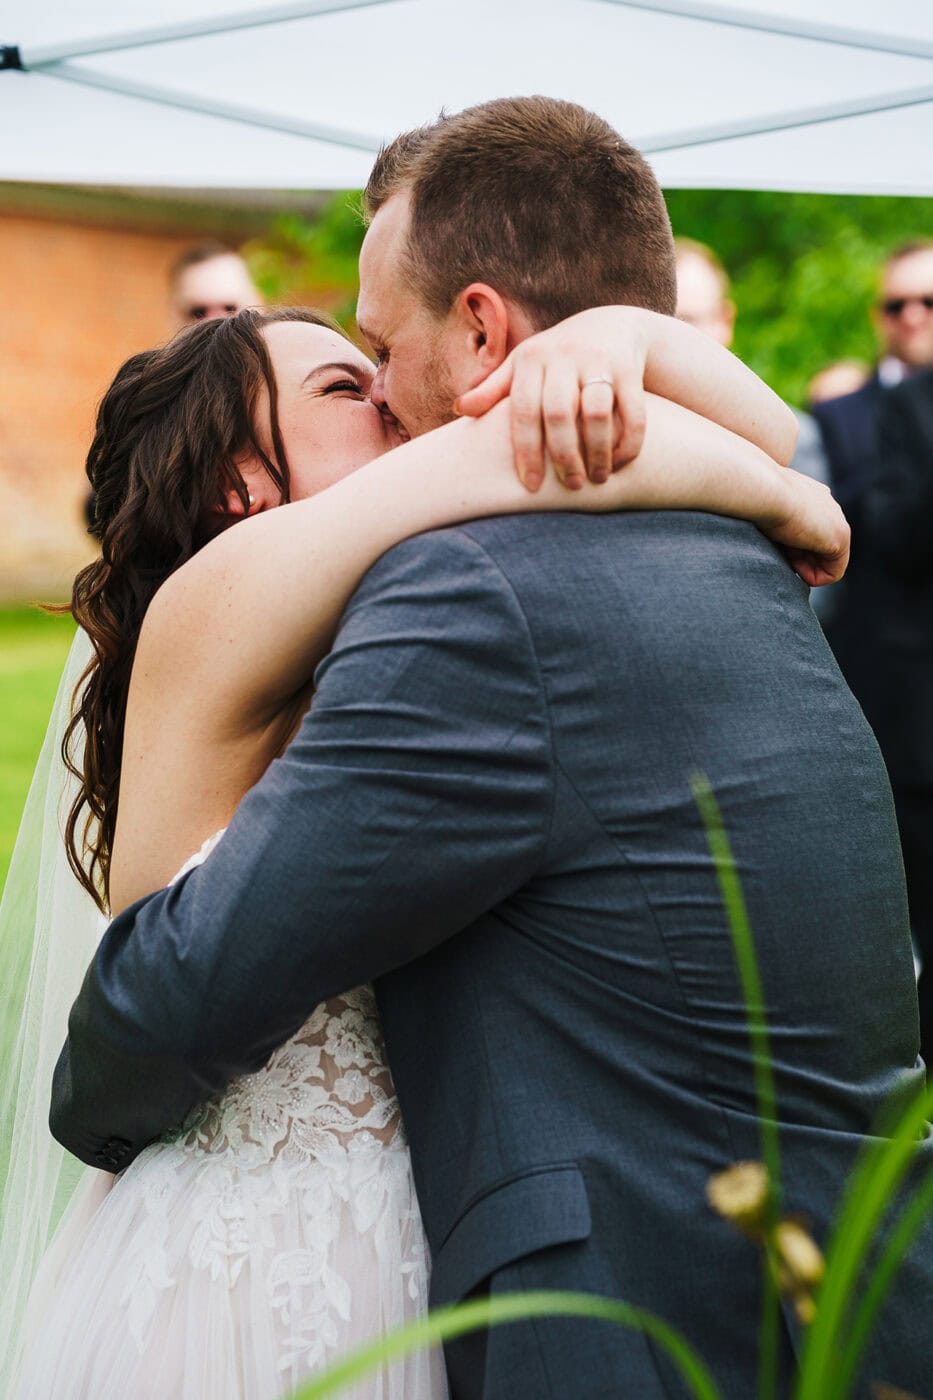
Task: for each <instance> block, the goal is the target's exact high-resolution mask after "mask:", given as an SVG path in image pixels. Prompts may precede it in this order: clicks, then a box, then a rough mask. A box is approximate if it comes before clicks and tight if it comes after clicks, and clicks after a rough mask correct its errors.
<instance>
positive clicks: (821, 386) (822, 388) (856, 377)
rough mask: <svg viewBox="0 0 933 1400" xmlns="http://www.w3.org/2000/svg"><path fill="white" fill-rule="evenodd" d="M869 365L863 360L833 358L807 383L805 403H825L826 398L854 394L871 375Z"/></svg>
mask: <svg viewBox="0 0 933 1400" xmlns="http://www.w3.org/2000/svg"><path fill="white" fill-rule="evenodd" d="M871 372H872V371H871V366H870V365H867V364H866V363H865V361H864V360H833V361H832V363H831V364H828V365H824V366H823V368H822V369H821V370H817V372H816V374H815V375H814V376H813V378H812V379H811V380H810V383H809V384H808V385H807V403H808V404H810V406H811V407H812V406H813V404H815V403H825V402H826V400H827V399H838V398H841V396H842V395H843V394H854V393H855V391H856V390H857V389H861V387H862V385H863V384H865V383H867V381H868V379H869V378H870V376H871Z"/></svg>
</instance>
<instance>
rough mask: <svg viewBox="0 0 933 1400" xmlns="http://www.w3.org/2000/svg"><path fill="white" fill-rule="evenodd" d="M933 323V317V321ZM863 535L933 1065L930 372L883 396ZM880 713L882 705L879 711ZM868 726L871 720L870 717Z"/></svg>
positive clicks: (887, 747)
mask: <svg viewBox="0 0 933 1400" xmlns="http://www.w3.org/2000/svg"><path fill="white" fill-rule="evenodd" d="M931 320H933V316H931ZM862 529H863V533H864V534H866V535H867V536H868V537H869V539H870V541H871V545H872V547H873V550H874V554H875V557H876V559H877V561H878V567H879V569H880V570H883V571H884V572H885V575H886V579H887V585H888V590H887V596H888V597H889V599H890V601H891V604H892V606H891V612H890V615H889V616H888V617H887V618H886V620H885V621H886V627H885V632H884V633H883V636H882V642H883V652H882V660H883V664H884V686H883V688H881V696H880V700H881V705H882V708H881V711H880V724H881V732H880V734H879V738H882V737H883V743H882V750H883V752H884V756H885V760H886V762H887V765H888V771H889V773H890V775H891V783H892V786H893V788H894V800H895V805H896V807H897V819H898V825H899V827H900V832H901V845H902V846H903V850H904V865H905V868H906V870H907V883H908V894H909V898H910V915H911V925H912V928H913V933H914V938H915V940H916V944H917V948H918V951H919V954H920V959H921V962H922V970H921V974H920V989H919V990H920V1043H921V1046H922V1047H923V1048H924V1053H925V1057H926V1059H927V1063H928V1064H930V1063H931V1062H933V370H927V371H926V372H922V373H919V374H914V375H912V376H911V377H909V378H906V379H905V380H904V381H903V382H902V383H901V384H900V385H898V386H897V387H896V388H894V389H891V390H889V391H887V392H886V393H884V394H883V395H882V397H881V403H880V408H879V414H878V467H877V473H876V475H875V477H874V479H873V482H872V484H871V486H870V488H869V490H868V492H867V494H866V499H865V502H864V507H863V511H862ZM877 708H878V707H877V706H876V709H877ZM869 718H871V716H869Z"/></svg>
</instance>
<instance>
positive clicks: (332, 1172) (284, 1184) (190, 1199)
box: [117, 987, 426, 1373]
mask: <svg viewBox="0 0 933 1400" xmlns="http://www.w3.org/2000/svg"><path fill="white" fill-rule="evenodd" d="M181 1174H184V1175H185V1176H186V1178H187V1180H186V1191H185V1194H186V1200H185V1206H184V1210H185V1214H186V1217H187V1218H188V1219H190V1220H191V1221H192V1222H193V1228H192V1229H191V1231H190V1238H189V1239H188V1242H187V1248H186V1257H185V1260H184V1263H185V1265H186V1266H187V1268H190V1269H192V1270H195V1271H204V1272H205V1273H206V1274H207V1275H208V1276H209V1277H210V1279H211V1281H212V1283H214V1284H215V1285H220V1286H223V1287H226V1288H228V1289H235V1288H236V1287H237V1286H238V1285H239V1284H241V1282H242V1281H243V1278H244V1271H245V1270H252V1271H254V1272H255V1270H256V1268H257V1266H258V1267H260V1268H261V1269H262V1273H263V1280H262V1282H263V1288H264V1290H265V1293H266V1296H267V1299H268V1303H269V1307H270V1311H271V1312H272V1314H273V1315H274V1318H275V1322H276V1329H277V1334H278V1338H279V1367H280V1369H281V1370H282V1371H283V1372H289V1373H291V1372H293V1371H295V1370H296V1368H297V1369H298V1370H300V1371H301V1372H302V1373H307V1372H308V1371H309V1370H312V1369H314V1368H316V1367H318V1366H320V1365H322V1364H324V1362H325V1361H326V1360H327V1359H328V1357H329V1355H330V1353H331V1351H332V1349H333V1348H334V1347H335V1346H336V1344H337V1340H338V1336H339V1330H338V1328H339V1323H340V1322H341V1321H343V1322H346V1320H347V1318H348V1316H349V1312H350V1308H351V1305H352V1299H353V1290H352V1288H351V1284H350V1281H349V1279H348V1278H347V1277H346V1276H345V1273H344V1272H343V1271H342V1270H341V1266H340V1259H341V1248H340V1244H341V1238H343V1239H344V1240H345V1239H346V1232H347V1231H351V1232H352V1236H353V1238H354V1239H357V1240H359V1239H360V1238H361V1237H365V1241H364V1243H363V1244H362V1245H359V1244H357V1246H356V1251H357V1257H358V1251H359V1249H361V1248H363V1249H365V1250H366V1251H367V1252H368V1253H369V1254H370V1255H371V1256H372V1264H373V1268H374V1269H381V1268H382V1267H389V1268H391V1271H392V1275H393V1277H394V1279H395V1280H396V1281H397V1284H398V1287H399V1288H400V1289H403V1290H404V1291H405V1293H406V1294H407V1296H408V1298H409V1299H410V1300H412V1301H414V1302H415V1303H417V1305H418V1307H419V1309H420V1308H423V1307H424V1306H425V1304H426V1300H425V1293H426V1259H425V1246H424V1242H423V1236H422V1233H421V1228H420V1219H419V1216H418V1211H417V1203H416V1201H415V1197H414V1191H413V1188H412V1186H411V1176H410V1166H409V1160H408V1152H407V1145H406V1141H405V1136H404V1131H403V1128H402V1122H401V1117H400V1114H399V1108H398V1102H397V1100H396V1098H395V1094H394V1090H393V1087H392V1081H391V1077H390V1074H389V1070H388V1066H387V1064H386V1060H385V1052H384V1047H383V1039H382V1031H381V1027H380V1023H379V1018H378V1013H377V1009H376V1003H375V997H374V995H373V992H372V989H371V988H369V987H361V988H358V989H356V990H355V991H353V992H349V993H346V994H345V995H343V996H341V997H335V998H333V999H331V1000H330V1001H328V1002H326V1003H324V1004H323V1005H322V1006H319V1007H317V1008H316V1009H315V1011H314V1012H313V1013H312V1015H311V1016H310V1017H309V1018H308V1020H307V1021H306V1023H305V1024H304V1026H302V1028H301V1030H300V1031H298V1032H297V1034H296V1035H295V1036H293V1037H292V1039H291V1040H289V1041H288V1042H287V1043H286V1044H285V1045H283V1046H281V1048H280V1049H278V1050H276V1051H275V1053H274V1054H273V1055H272V1056H271V1057H270V1059H269V1061H268V1063H267V1064H266V1065H265V1066H264V1067H263V1069H261V1070H259V1071H257V1072H256V1073H254V1074H248V1075H244V1076H243V1077H242V1078H240V1079H237V1080H235V1081H234V1082H233V1083H232V1084H231V1085H230V1087H229V1089H228V1090H227V1091H226V1093H224V1094H223V1095H222V1096H220V1097H218V1098H215V1099H212V1100H210V1101H209V1102H208V1103H206V1104H204V1105H202V1106H201V1107H199V1108H198V1109H197V1110H196V1111H195V1112H194V1113H193V1114H192V1115H191V1116H190V1117H189V1119H188V1120H187V1122H186V1123H185V1124H184V1125H183V1127H182V1129H181V1131H180V1132H178V1133H176V1134H174V1135H173V1136H172V1137H171V1138H166V1139H164V1140H163V1141H162V1142H161V1143H159V1144H156V1145H155V1146H154V1147H152V1148H150V1149H149V1150H148V1151H147V1152H146V1153H143V1154H142V1155H141V1156H140V1158H139V1159H138V1161H137V1162H136V1163H134V1164H133V1166H132V1167H130V1168H129V1170H128V1171H127V1172H126V1173H125V1175H124V1177H123V1178H122V1179H121V1181H120V1183H119V1184H118V1187H117V1189H118V1190H119V1191H125V1190H127V1189H128V1188H131V1186H132V1182H133V1179H134V1177H138V1187H139V1188H141V1190H142V1193H143V1198H144V1203H145V1212H146V1216H147V1219H148V1227H147V1228H146V1229H145V1230H144V1231H140V1233H139V1237H138V1245H139V1252H138V1255H136V1251H135V1250H134V1256H136V1257H135V1258H134V1266H135V1267H134V1268H133V1269H131V1275H132V1278H131V1282H130V1284H129V1286H128V1287H127V1290H126V1294H125V1297H124V1302H125V1306H126V1308H127V1321H128V1324H129V1326H130V1329H131V1332H132V1334H133V1335H134V1336H135V1337H136V1338H137V1340H138V1342H139V1345H140V1347H141V1348H142V1346H143V1345H144V1344H145V1341H146V1338H147V1333H148V1328H149V1325H150V1322H151V1319H152V1317H153V1315H154V1312H155V1309H156V1307H157V1305H158V1302H159V1298H160V1295H161V1294H162V1292H163V1290H166V1289H169V1288H172V1287H174V1286H175V1284H176V1281H177V1280H176V1278H175V1276H174V1275H175V1274H176V1273H177V1272H178V1267H179V1265H178V1261H177V1260H176V1261H175V1265H174V1268H173V1266H172V1262H171V1261H172V1257H173V1255H174V1253H175V1252H176V1251H177V1248H178V1243H179V1241H178V1234H177V1213H176V1214H175V1215H173V1211H176V1212H177V1209H178V1200H179V1180H178V1179H179V1176H180V1175H181ZM341 1232H344V1233H343V1236H341ZM352 1253H353V1250H351V1255H352ZM376 1325H378V1319H374V1327H375V1326H376Z"/></svg>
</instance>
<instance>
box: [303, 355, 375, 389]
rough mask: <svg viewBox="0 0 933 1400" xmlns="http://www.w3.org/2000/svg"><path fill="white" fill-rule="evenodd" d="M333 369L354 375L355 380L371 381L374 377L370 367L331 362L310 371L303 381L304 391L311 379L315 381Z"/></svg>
mask: <svg viewBox="0 0 933 1400" xmlns="http://www.w3.org/2000/svg"><path fill="white" fill-rule="evenodd" d="M332 369H338V370H340V372H341V374H349V375H352V377H353V378H354V379H369V378H371V376H372V370H371V369H370V367H369V366H368V365H361V364H359V363H357V364H351V363H350V361H349V360H331V361H329V362H328V363H327V364H326V365H315V366H314V368H313V369H310V370H308V373H307V374H306V375H305V377H304V379H303V380H302V381H301V387H302V389H303V388H304V387H305V385H306V384H307V383H308V380H309V379H313V378H314V377H315V375H318V374H326V373H327V371H328V370H332Z"/></svg>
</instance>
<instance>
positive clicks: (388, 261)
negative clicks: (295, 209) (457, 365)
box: [357, 192, 471, 437]
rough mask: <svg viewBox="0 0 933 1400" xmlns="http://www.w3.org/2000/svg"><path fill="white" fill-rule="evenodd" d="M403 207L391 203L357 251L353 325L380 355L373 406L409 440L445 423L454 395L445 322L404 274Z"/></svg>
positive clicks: (461, 387)
mask: <svg viewBox="0 0 933 1400" xmlns="http://www.w3.org/2000/svg"><path fill="white" fill-rule="evenodd" d="M408 227H409V216H408V201H407V197H406V195H405V193H404V192H400V193H399V194H398V195H396V196H394V197H393V198H392V199H391V200H389V201H388V202H387V203H386V205H385V207H384V208H383V209H381V210H380V211H379V214H378V215H377V216H376V218H375V219H374V220H373V222H372V224H371V225H370V228H369V230H368V232H367V234H366V238H365V239H364V242H363V246H362V248H361V250H360V296H359V303H358V307H357V322H358V325H359V328H360V330H361V331H362V333H363V334H364V335H365V337H366V338H367V340H368V341H369V343H370V345H371V346H372V348H373V350H374V351H375V352H376V354H377V356H378V357H379V367H378V370H377V373H376V379H375V381H374V383H373V389H372V395H373V401H374V402H375V403H376V404H377V405H378V406H379V407H380V408H383V409H385V410H386V411H388V412H389V413H391V414H392V415H393V416H394V417H395V418H397V419H398V421H399V423H400V424H401V425H402V427H403V428H404V430H405V432H406V433H408V435H409V436H410V437H420V436H421V434H422V433H426V432H430V431H431V429H432V428H439V427H441V426H442V425H443V424H444V423H449V422H450V421H451V420H452V419H453V418H454V417H455V414H454V411H453V403H454V399H455V398H456V396H457V394H459V393H462V392H464V391H465V390H466V389H467V388H469V387H471V386H470V385H469V384H466V383H464V384H460V383H458V382H456V380H455V377H454V370H453V367H452V365H451V363H450V359H451V357H450V355H449V352H448V346H447V343H446V342H447V332H448V327H447V326H446V324H445V321H444V320H443V319H442V318H441V317H438V316H436V315H435V314H434V313H433V312H431V311H429V310H428V308H427V307H425V305H424V303H423V302H422V300H421V298H420V297H419V296H418V294H417V291H416V290H415V288H414V287H413V286H412V285H411V282H410V280H409V278H408V276H407V275H406V271H405V249H406V245H407V239H408Z"/></svg>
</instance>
